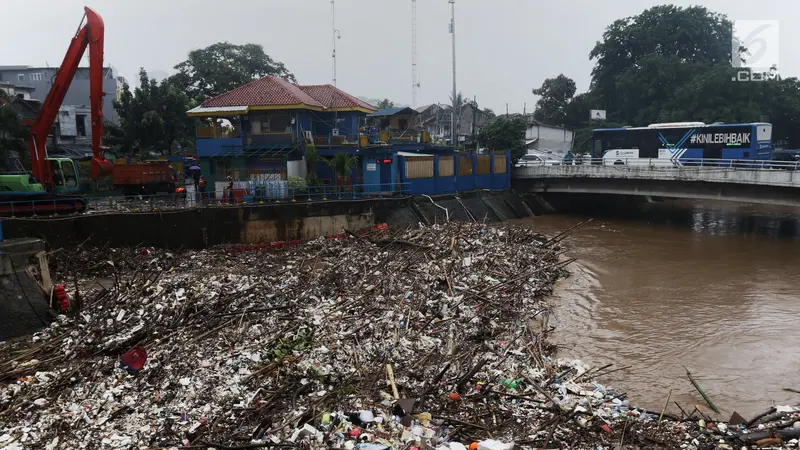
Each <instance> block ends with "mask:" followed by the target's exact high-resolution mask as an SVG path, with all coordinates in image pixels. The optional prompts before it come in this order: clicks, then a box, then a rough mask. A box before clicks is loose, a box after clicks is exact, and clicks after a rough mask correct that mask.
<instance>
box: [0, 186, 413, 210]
mask: <svg viewBox="0 0 800 450" xmlns="http://www.w3.org/2000/svg"><path fill="white" fill-rule="evenodd" d="M410 188H411V184H410V183H382V184H353V185H340V186H310V187H303V188H291V187H284V188H282V189H272V190H269V191H257V192H251V191H250V190H248V189H243V188H235V189H233V190H228V189H225V190H222V191H205V192H194V191H189V192H184V193H172V194H160V195H159V194H156V195H133V196H123V195H113V196H104V197H56V198H47V199H45V198H42V199H27V200H13V201H6V202H0V217H3V216H5V217H9V216H10V217H17V216H20V217H21V216H34V217H36V216H44V217H50V216H53V215H59V214H66V213H72V212H74V210H75V209H77V205H78V204H79V203H85V204H86V211H85V213H86V214H92V213H104V212H150V211H170V210H181V209H190V208H198V207H230V206H243V205H267V204H283V203H299V202H315V201H335V200H353V199H368V198H386V197H395V196H405V195H409V194H410ZM70 205H72V206H71V207H70Z"/></svg>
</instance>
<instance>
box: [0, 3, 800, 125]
mask: <svg viewBox="0 0 800 450" xmlns="http://www.w3.org/2000/svg"><path fill="white" fill-rule="evenodd" d="M662 3H666V2H657V1H651V0H606V1H598V0H574V1H570V0H566V1H560V2H559V1H544V0H456V28H457V30H456V32H457V50H456V51H457V62H458V76H457V83H458V90H460V91H462V92H463V93H464V94H465V95H467V96H469V97H472V96H476V97H477V100H478V103H479V104H480V105H481V106H482V107H490V108H492V109H494V110H495V112H497V113H501V112H505V109H506V103H508V107H509V110H510V111H511V112H522V110H523V105H524V104H525V103H526V102H527V107H528V110H529V111H530V110H531V108H532V106H533V104H534V103H535V102H536V97H535V96H534V95H533V94H532V93H531V89H532V88H534V87H538V86H540V85H541V83H542V81H543V80H544V79H545V78H547V77H551V76H554V75H558V74H559V73H564V74H565V75H567V76H569V77H571V78H573V79H574V80H575V81H576V83H577V84H578V90H579V91H584V90H586V89H587V88H588V85H589V80H590V73H591V69H592V62H591V61H590V60H589V52H590V51H591V49H592V47H593V46H594V44H595V42H596V41H597V40H599V39H600V37H601V35H602V33H603V30H604V28H605V27H606V26H607V25H608V24H610V23H611V22H612V21H614V20H615V19H618V18H622V17H625V16H630V15H635V14H638V13H640V12H641V11H643V10H644V9H646V8H648V7H650V6H654V5H657V4H662ZM672 3H674V4H678V5H684V6H688V5H690V4H691V3H692V2H684V1H676V2H672ZM702 3H703V4H704V6H706V7H708V8H710V9H712V10H715V11H717V12H721V13H725V14H727V15H728V17H729V18H730V19H781V18H790V17H791V18H796V17H800V15H798V13H799V12H800V3H798V2H794V1H789V0H761V1H759V2H752V1H744V0H707V1H704V2H702ZM0 4H6V5H13V6H14V13H13V17H14V18H15V19H13V20H4V21H3V36H5V38H4V39H2V40H0V65H10V64H24V65H44V64H45V63H48V64H50V65H51V66H52V65H58V64H60V62H61V60H62V59H63V56H64V52H65V50H66V48H67V45H68V43H69V40H70V38H71V37H72V35H73V33H74V32H75V30H76V28H77V25H78V22H79V21H80V19H81V16H82V14H83V6H84V4H87V5H88V6H90V7H92V8H94V9H95V10H96V11H97V12H98V13H100V15H101V16H102V17H103V18H104V20H105V24H106V50H105V55H106V62H107V63H111V64H112V65H114V66H115V67H116V68H117V69H118V71H119V73H120V74H121V75H123V76H125V77H126V78H128V79H129V80H131V81H133V80H134V79H135V78H136V73H137V71H138V69H139V67H144V68H145V69H148V70H150V71H165V72H167V73H173V69H172V67H173V66H174V65H175V64H177V63H178V62H180V61H182V60H184V59H185V57H186V54H187V52H188V51H190V50H192V49H196V48H201V47H205V46H207V45H210V44H213V43H215V42H219V41H229V42H232V43H236V44H244V43H248V42H253V43H258V44H262V45H263V46H264V48H265V50H266V52H267V53H268V54H269V55H270V56H272V57H273V58H274V59H276V60H279V61H282V62H284V63H285V64H286V66H287V67H288V68H289V69H290V70H291V71H292V72H293V73H294V74H295V75H296V76H297V79H298V81H299V82H300V83H302V84H321V83H330V82H331V79H332V59H331V45H332V44H331V36H332V31H331V4H330V1H329V0H280V1H278V0H227V1H222V0H16V1H10V0H0ZM417 4H418V6H417V11H418V12H417V14H418V44H417V45H418V53H419V73H420V82H421V85H422V86H421V89H420V95H419V99H418V102H417V103H418V104H419V105H422V104H426V103H433V102H437V101H438V102H447V101H448V95H449V93H450V92H451V91H452V60H451V40H450V39H451V36H450V34H449V32H448V23H449V21H450V7H449V5H448V3H447V0H418V1H417ZM781 25H782V26H781V28H780V43H781V46H780V47H781V61H780V62H781V64H780V71H781V74H782V75H783V76H784V77H785V76H787V75H791V76H795V75H797V73H798V72H800V59H799V58H797V57H796V55H794V54H793V53H792V51H791V50H792V48H793V47H795V45H794V44H795V43H800V28H798V27H792V26H790V23H789V22H788V21H784V22H782V24H781ZM336 28H338V29H339V30H340V31H341V35H342V38H341V39H340V40H338V41H337V49H338V58H337V59H338V64H337V66H338V77H337V78H338V86H339V87H340V88H342V89H344V90H345V91H347V92H349V93H351V94H353V95H358V96H365V97H371V98H384V97H388V98H389V99H391V100H393V101H395V102H397V103H405V104H410V103H411V0H336ZM84 63H86V61H84Z"/></svg>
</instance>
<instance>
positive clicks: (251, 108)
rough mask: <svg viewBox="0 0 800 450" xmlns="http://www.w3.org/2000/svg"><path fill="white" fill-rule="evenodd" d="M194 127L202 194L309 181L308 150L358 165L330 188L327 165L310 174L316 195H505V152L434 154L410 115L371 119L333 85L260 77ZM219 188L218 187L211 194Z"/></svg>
mask: <svg viewBox="0 0 800 450" xmlns="http://www.w3.org/2000/svg"><path fill="white" fill-rule="evenodd" d="M187 114H189V115H190V116H193V117H198V118H200V119H201V124H200V125H199V126H198V128H197V139H196V146H195V148H196V152H197V156H198V158H199V159H200V166H201V168H202V169H203V173H204V175H205V176H206V178H207V179H208V182H209V187H212V188H213V189H214V190H217V191H220V190H222V188H223V187H224V186H225V185H227V182H226V178H227V177H228V176H231V177H232V178H233V179H234V180H236V181H242V182H245V181H252V180H256V181H258V180H264V179H269V180H276V179H277V180H287V179H288V178H289V177H295V176H300V177H305V176H307V164H306V161H305V158H304V157H305V155H306V152H307V149H308V148H309V147H311V146H312V144H313V147H314V148H315V149H316V153H317V155H318V156H319V157H321V158H322V159H323V160H324V159H326V158H332V157H335V156H336V155H337V154H339V153H345V154H347V155H348V156H350V157H351V158H354V159H355V161H356V164H355V165H354V167H353V169H352V172H351V174H350V176H349V177H347V179H344V180H343V179H337V177H336V176H335V175H334V173H333V171H332V170H331V169H330V168H329V167H328V165H327V164H325V163H324V162H321V163H318V164H317V166H316V167H314V168H311V169H312V170H313V171H314V173H316V175H317V178H318V179H319V183H320V184H322V185H332V186H336V185H359V186H360V187H359V188H358V189H359V190H360V191H361V192H362V193H368V194H369V193H374V194H388V193H398V192H403V193H406V194H409V193H410V194H440V193H448V192H455V191H467V190H472V189H498V190H499V189H507V188H508V187H509V186H510V158H509V155H508V154H507V152H499V153H496V154H494V153H493V154H486V155H474V154H457V153H456V152H455V151H454V149H453V148H452V147H449V146H437V145H434V144H433V143H432V142H431V140H430V136H429V135H428V134H427V133H426V132H424V131H422V127H421V126H420V124H419V113H418V112H416V111H415V110H413V109H411V108H391V109H386V110H380V111H376V108H374V107H373V106H371V105H369V104H367V103H365V102H362V101H360V100H358V99H357V98H355V97H353V96H351V95H349V94H347V93H345V92H343V91H341V90H339V89H337V88H336V87H334V86H331V85H313V86H301V85H296V84H292V83H290V82H288V81H285V80H283V79H280V78H276V77H264V78H261V79H259V80H255V81H253V82H250V83H248V84H245V85H244V86H240V87H238V88H235V89H233V90H231V91H229V92H226V93H224V94H221V95H218V96H216V97H214V98H211V99H208V100H206V101H205V102H203V103H202V104H201V105H200V106H198V107H197V108H194V109H192V110H190V111H188V112H187ZM215 183H216V185H215Z"/></svg>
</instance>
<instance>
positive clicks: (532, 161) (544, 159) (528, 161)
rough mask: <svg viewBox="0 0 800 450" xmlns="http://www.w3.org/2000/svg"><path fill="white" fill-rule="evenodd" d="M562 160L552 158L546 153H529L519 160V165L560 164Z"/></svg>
mask: <svg viewBox="0 0 800 450" xmlns="http://www.w3.org/2000/svg"><path fill="white" fill-rule="evenodd" d="M560 164H561V161H560V160H558V159H556V158H550V157H548V156H545V155H532V154H527V155H524V156H523V157H522V158H520V159H519V161H517V167H525V166H558V165H560Z"/></svg>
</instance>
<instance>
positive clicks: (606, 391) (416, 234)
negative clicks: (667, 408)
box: [0, 224, 800, 450]
mask: <svg viewBox="0 0 800 450" xmlns="http://www.w3.org/2000/svg"><path fill="white" fill-rule="evenodd" d="M382 231H383V229H380V228H379V229H376V230H374V231H373V232H372V233H371V234H366V235H363V234H356V233H352V234H347V235H345V236H340V237H338V238H336V239H325V238H320V239H318V240H315V241H312V242H308V243H298V242H291V243H285V244H281V245H273V246H258V247H235V248H232V247H228V248H215V249H212V250H207V251H195V252H184V253H167V252H164V251H156V250H153V249H145V248H140V249H126V250H112V249H97V250H93V251H81V252H70V253H67V252H56V253H55V254H54V255H53V258H54V260H55V261H54V266H55V267H54V273H55V274H56V275H55V276H56V277H59V278H60V279H59V281H61V282H63V283H64V284H65V285H66V287H67V289H66V290H67V292H68V293H69V294H70V296H71V298H69V299H68V300H63V299H61V298H59V299H58V300H59V301H60V302H63V303H59V304H60V305H61V304H63V306H64V308H65V309H66V310H67V311H66V312H65V314H63V315H61V316H59V317H58V320H57V321H56V322H55V323H54V324H53V326H52V327H50V328H48V329H46V330H44V331H43V332H41V333H37V334H36V335H35V336H33V337H32V338H31V339H27V340H25V341H23V342H16V343H7V344H4V345H3V346H0V377H1V378H2V380H0V383H2V384H0V449H24V448H47V449H60V448H70V449H72V448H86V449H103V448H125V449H133V448H140V449H149V448H153V449H155V448H179V449H190V448H191V449H194V448H197V449H207V448H216V449H251V448H320V449H321V448H344V449H353V448H358V449H370V450H381V449H411V448H433V449H452V450H456V449H463V448H474V449H492V450H494V449H510V448H552V449H555V448H586V449H598V448H607V449H611V448H618V447H620V446H621V447H624V448H681V447H682V448H703V449H705V448H708V449H711V448H741V447H742V446H743V445H748V446H750V445H753V446H755V445H762V446H767V445H776V446H779V447H780V446H791V445H796V441H793V439H795V438H796V437H797V436H798V435H800V422H798V420H800V419H798V418H797V416H798V414H797V413H796V412H795V411H796V410H795V409H794V408H783V407H782V408H776V409H774V410H772V411H770V412H768V414H766V415H764V416H763V417H760V418H755V419H756V420H752V419H751V421H745V420H741V421H739V422H740V423H737V424H734V423H733V422H731V423H730V424H726V423H719V422H715V421H714V420H712V419H713V418H712V417H703V413H702V412H697V411H686V413H687V414H686V415H687V416H689V415H690V416H691V418H690V419H686V420H682V419H683V418H677V417H671V416H669V415H668V414H664V415H663V417H662V413H661V412H652V411H643V410H637V409H635V408H632V407H631V405H629V404H628V402H627V401H626V400H625V393H622V392H617V391H615V390H614V389H612V388H609V387H605V386H603V385H601V384H598V383H596V382H594V378H595V375H602V373H603V370H604V368H587V367H585V366H584V365H582V364H581V363H580V362H579V361H569V360H560V359H558V358H557V354H556V353H555V349H554V348H553V347H552V346H551V345H549V344H548V342H547V336H548V334H549V333H551V332H552V331H553V330H552V328H551V327H550V326H549V325H548V316H549V308H548V305H547V302H546V295H547V294H549V293H550V292H551V290H552V287H553V284H554V283H555V281H556V280H557V279H558V278H559V277H562V276H564V275H566V272H565V270H564V267H565V265H566V264H567V263H568V262H569V260H566V259H564V258H563V256H562V252H563V249H562V247H561V244H560V240H561V239H563V238H564V237H565V236H566V235H567V233H565V234H563V235H560V236H555V237H545V236H540V235H537V234H535V233H534V232H532V231H531V230H529V229H526V228H517V227H513V226H499V227H486V226H483V225H480V224H448V225H438V226H433V227H420V228H416V229H412V230H408V231H405V232H402V233H398V234H396V235H394V236H389V235H386V234H382V233H381V232H382ZM700 401H701V400H698V402H700ZM795 422H797V426H798V427H799V428H795V427H794V426H795ZM796 430H797V431H798V432H797V433H795V431H796ZM784 443H785V444H784Z"/></svg>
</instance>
